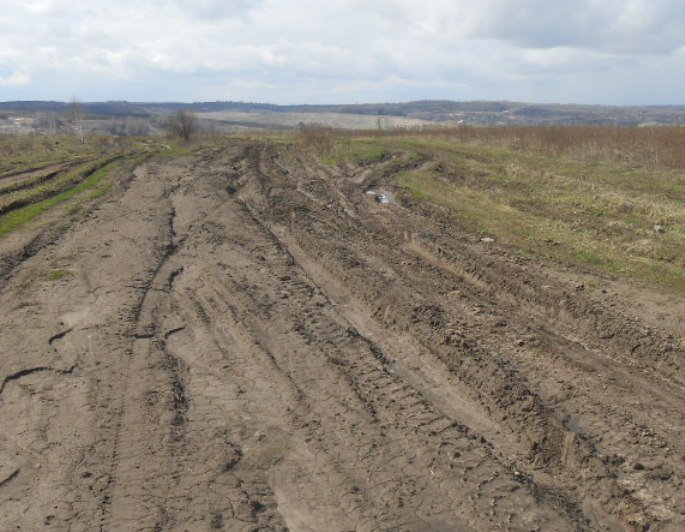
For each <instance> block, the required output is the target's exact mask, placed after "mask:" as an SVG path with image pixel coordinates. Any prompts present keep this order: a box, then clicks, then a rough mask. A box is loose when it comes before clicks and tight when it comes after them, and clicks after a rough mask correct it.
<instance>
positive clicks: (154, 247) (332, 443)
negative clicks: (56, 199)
mask: <svg viewBox="0 0 685 532" xmlns="http://www.w3.org/2000/svg"><path fill="white" fill-rule="evenodd" d="M405 164H411V163H410V162H408V161H404V160H403V159H402V158H401V157H398V158H397V159H395V160H389V161H386V162H383V163H380V164H378V165H376V166H374V167H373V168H370V169H368V168H367V169H350V170H349V171H343V170H336V171H333V170H330V169H326V168H323V167H321V166H319V165H317V164H316V163H315V162H313V161H312V160H311V159H310V158H308V157H306V156H303V155H302V154H299V153H298V152H297V151H296V150H292V149H288V148H283V147H274V146H267V145H261V144H244V145H236V146H233V147H230V148H227V149H226V150H222V151H215V152H207V153H206V154H205V155H201V156H195V157H188V158H184V159H176V160H173V161H166V162H162V163H159V162H157V163H154V162H151V163H147V164H145V165H144V166H141V167H139V168H138V169H137V170H136V173H135V175H134V176H133V178H132V179H131V180H130V182H128V184H127V188H126V190H125V191H122V192H121V193H119V194H117V195H112V197H111V198H110V199H109V201H107V202H105V203H101V204H100V205H99V207H97V208H96V209H94V210H93V211H91V212H90V213H89V214H87V215H84V216H82V217H81V218H79V219H77V220H75V221H74V222H73V223H71V224H70V226H69V228H68V229H67V230H66V231H65V232H64V233H63V234H61V235H60V236H59V237H55V238H54V239H53V240H51V241H50V243H49V244H48V243H47V241H46V239H43V240H40V239H39V240H33V242H34V244H33V247H34V248H35V249H34V248H32V249H31V250H30V253H26V254H24V255H22V254H17V253H16V250H14V251H13V253H14V254H13V257H14V258H13V260H12V262H11V263H9V262H7V263H6V266H7V267H6V268H5V270H6V272H5V273H6V275H7V276H6V280H5V281H4V284H3V285H1V286H0V289H1V291H0V308H2V313H1V314H0V352H1V353H2V364H1V365H0V423H1V424H2V426H1V427H0V428H1V430H0V529H3V530H5V529H17V528H19V529H23V530H33V529H37V528H50V527H52V528H54V529H72V530H92V529H97V528H98V527H99V528H100V529H103V530H134V529H150V530H203V529H222V528H224V529H227V530H243V529H244V530H257V529H261V530H272V529H273V530H284V529H286V528H289V529H291V530H350V529H359V530H388V529H397V530H461V529H476V530H483V529H496V528H503V529H521V530H523V529H526V530H534V529H538V530H571V529H600V530H606V529H614V530H623V529H638V530H640V529H645V528H648V527H651V528H652V529H673V530H677V529H681V528H682V527H684V526H685V516H684V512H685V495H683V493H685V490H683V489H682V479H683V477H684V475H685V443H683V442H684V441H685V438H683V427H684V426H685V425H684V424H683V419H684V417H685V389H684V384H685V368H684V367H683V366H682V357H683V339H682V331H680V330H676V329H674V330H671V331H668V330H659V329H655V328H653V327H647V326H645V325H643V324H642V323H640V322H636V321H635V319H634V318H633V317H632V316H631V311H630V309H625V308H623V306H622V305H621V303H620V301H617V300H612V301H607V300H602V299H599V298H597V297H595V296H592V295H590V294H589V293H588V292H587V291H585V290H583V288H582V287H581V286H580V285H579V283H577V282H574V281H572V280H569V279H568V275H565V276H563V277H562V276H561V275H560V274H557V273H555V272H554V271H552V270H549V269H546V268H545V267H543V266H542V265H540V264H538V263H535V262H533V261H530V260H524V259H521V258H519V257H516V256H513V255H510V254H509V253H507V252H506V251H504V250H502V249H500V248H498V247H496V246H493V245H491V244H490V245H488V244H485V243H482V242H480V241H479V239H477V238H475V239H474V237H473V235H469V234H467V233H466V232H464V231H462V230H461V229H460V227H459V224H458V223H457V222H456V221H455V220H454V219H452V218H451V215H450V214H449V213H448V212H443V211H440V210H435V209H432V208H428V207H426V206H425V205H420V204H414V203H413V202H412V201H411V200H410V199H409V198H404V197H403V196H402V195H401V194H400V193H399V192H398V191H396V190H394V189H393V188H392V176H393V175H394V173H395V172H397V171H400V170H401V169H402V165H405ZM369 191H376V194H375V195H374V194H370V193H369ZM383 193H385V194H386V196H383V197H385V198H387V199H388V201H389V202H387V203H386V202H380V201H378V199H379V198H380V197H381V196H380V194H383ZM53 236H54V235H53ZM2 250H3V247H2V244H0V254H2V252H3V251H2Z"/></svg>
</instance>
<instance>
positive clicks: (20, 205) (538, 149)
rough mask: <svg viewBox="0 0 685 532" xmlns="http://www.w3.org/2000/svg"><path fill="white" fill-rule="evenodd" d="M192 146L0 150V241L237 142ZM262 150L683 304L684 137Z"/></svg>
mask: <svg viewBox="0 0 685 532" xmlns="http://www.w3.org/2000/svg"><path fill="white" fill-rule="evenodd" d="M191 122H193V121H192V120H191ZM191 129H192V128H191ZM191 137H192V138H193V142H192V143H191V142H189V140H190V139H185V138H184V136H183V135H181V134H176V135H174V136H173V137H172V138H166V139H154V138H151V137H147V138H128V139H120V138H119V139H117V138H115V137H92V138H89V139H88V142H87V143H85V144H81V143H80V141H79V139H78V138H75V137H73V136H64V137H63V136H39V135H36V136H33V135H32V136H29V135H26V136H3V137H0V237H2V236H4V235H6V234H7V233H9V232H10V231H12V230H14V229H16V228H17V227H20V226H22V225H23V224H24V223H26V222H27V221H29V220H32V219H33V218H35V217H37V216H39V215H40V214H41V213H43V212H45V211H47V210H48V209H50V208H52V207H54V206H55V205H59V204H60V203H62V202H64V201H67V200H69V199H71V198H74V197H75V196H78V195H81V194H83V193H86V191H90V192H88V197H99V196H102V195H104V194H105V193H106V192H107V190H108V189H109V185H107V184H106V183H101V181H103V179H104V178H105V177H106V176H107V175H108V174H109V173H110V172H111V171H112V170H114V169H116V168H117V167H119V166H120V165H122V164H125V163H127V161H130V160H131V158H132V157H140V156H142V155H143V154H144V155H145V156H152V157H162V158H168V157H177V156H184V155H188V154H191V153H201V152H202V151H203V150H213V149H218V148H220V146H221V145H224V144H225V143H227V142H233V139H231V138H227V137H221V138H219V137H212V136H207V135H205V136H200V135H198V134H197V131H195V130H194V131H193V133H192V135H191ZM260 139H261V140H267V139H268V140H269V141H273V142H278V143H286V144H291V143H294V144H295V145H296V146H299V148H298V149H300V150H302V151H303V152H306V153H307V154H308V155H309V156H312V157H315V158H317V159H318V160H319V161H320V163H321V164H324V165H327V166H330V167H337V168H340V169H344V171H345V172H355V171H362V170H363V169H368V170H369V171H370V172H371V174H372V175H373V174H374V173H376V174H378V176H379V177H380V176H381V175H384V176H388V175H390V176H392V177H391V179H392V184H393V186H394V187H395V188H396V191H397V192H398V199H399V200H400V202H401V203H403V204H405V205H410V204H413V203H423V204H426V205H431V206H434V207H436V208H438V209H439V210H442V211H443V212H447V213H449V215H450V216H451V217H452V219H453V220H454V223H457V224H460V225H461V226H462V227H463V228H466V229H467V230H469V231H471V232H472V233H473V234H474V238H475V237H479V238H486V237H487V238H492V239H494V240H495V242H496V243H497V244H498V245H503V246H506V247H509V248H511V249H512V250H515V251H516V252H519V253H521V254H525V255H530V256H535V257H538V258H542V259H544V260H548V261H551V262H554V263H558V264H561V265H565V266H571V267H574V268H577V269H581V270H583V269H585V270H589V271H598V272H601V273H603V274H607V275H610V276H620V277H626V278H632V279H634V280H638V281H642V282H646V283H648V284H652V285H654V284H656V285H661V286H663V287H668V288H671V289H674V290H676V291H677V292H679V293H685V128H679V127H654V128H618V127H616V128H614V127H604V126H601V127H590V126H564V127H547V126H545V127H528V126H525V127H524V126H517V127H457V128H435V129H424V130H421V131H417V130H379V131H373V132H369V131H341V130H336V129H333V128H324V127H301V128H300V129H299V130H298V131H297V132H296V133H295V134H294V135H287V134H283V133H280V134H278V135H277V136H275V137H273V136H271V137H264V136H261V137H260Z"/></svg>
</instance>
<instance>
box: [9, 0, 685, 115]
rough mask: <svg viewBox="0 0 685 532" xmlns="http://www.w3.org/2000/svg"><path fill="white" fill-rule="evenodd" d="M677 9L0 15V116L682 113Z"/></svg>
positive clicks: (53, 0)
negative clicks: (57, 104) (359, 110)
mask: <svg viewBox="0 0 685 532" xmlns="http://www.w3.org/2000/svg"><path fill="white" fill-rule="evenodd" d="M684 87H685V1H683V0H566V1H564V0H554V1H552V0H376V1H374V0H326V1H315V0H187V1H185V0H116V1H111V0H82V1H80V2H76V1H71V0H0V101H4V100H29V99H43V100H47V99H50V100H71V99H72V98H77V99H80V100H82V101H94V100H130V101H171V100H173V101H204V100H243V101H260V102H273V103H355V102H386V101H408V100H418V99H451V100H478V99H484V100H499V99H507V100H518V101H530V102H569V103H603V104H622V105H623V104H682V103H685V90H684Z"/></svg>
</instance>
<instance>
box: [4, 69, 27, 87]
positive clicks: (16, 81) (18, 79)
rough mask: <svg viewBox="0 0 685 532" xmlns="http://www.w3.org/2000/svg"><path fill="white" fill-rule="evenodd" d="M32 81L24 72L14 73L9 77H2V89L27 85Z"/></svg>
mask: <svg viewBox="0 0 685 532" xmlns="http://www.w3.org/2000/svg"><path fill="white" fill-rule="evenodd" d="M30 81H31V79H30V78H29V77H28V76H27V75H26V74H23V73H22V72H13V73H12V74H10V75H9V76H6V77H5V76H0V87H11V86H16V85H27V84H28V83H29V82H30Z"/></svg>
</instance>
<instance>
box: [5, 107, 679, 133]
mask: <svg viewBox="0 0 685 532" xmlns="http://www.w3.org/2000/svg"><path fill="white" fill-rule="evenodd" d="M81 105H82V107H83V110H84V111H85V113H86V115H87V118H88V119H90V120H91V121H92V123H93V124H94V126H93V127H97V128H98V129H100V128H101V127H104V125H103V124H105V122H108V121H109V122H110V126H111V122H112V121H116V120H123V119H125V118H127V117H131V118H135V119H139V120H145V121H147V122H146V123H147V124H149V129H150V130H151V131H158V130H159V128H160V127H161V124H162V122H163V121H164V120H165V117H166V116H167V115H169V114H170V113H173V112H174V111H176V110H178V109H180V108H186V109H190V110H192V111H194V112H195V113H197V114H198V115H199V116H200V118H203V119H205V120H206V121H207V123H208V124H213V126H212V127H215V128H218V129H219V130H231V128H233V129H238V128H242V129H244V128H270V127H274V128H281V129H282V128H292V127H295V126H296V125H297V124H298V123H299V121H300V120H299V118H298V116H297V115H299V114H301V115H302V121H303V122H305V123H323V124H328V125H334V126H336V127H356V125H357V124H360V126H359V127H363V128H372V127H402V126H403V125H407V126H413V125H421V124H423V125H425V124H426V122H429V123H448V124H457V123H460V124H482V125H507V124H511V125H515V124H523V125H525V124H530V125H533V124H560V125H566V124H597V125H599V124H609V125H623V126H634V125H645V124H650V125H667V124H669V125H674V124H677V125H685V106H642V107H618V106H599V105H569V104H534V103H522V102H508V101H469V102H455V101H448V100H425V101H416V102H407V103H373V104H353V105H275V104H268V103H252V102H230V101H229V102H194V103H182V102H163V103H155V102H127V101H108V102H83V103H82V104H81ZM68 110H69V103H67V102H55V101H18V102H0V121H1V120H2V119H4V120H5V122H6V123H5V126H3V125H2V123H0V131H2V130H10V129H12V127H14V126H13V125H12V123H11V119H12V117H18V116H24V117H34V120H33V122H32V123H34V124H39V123H40V120H39V119H38V118H37V117H40V116H41V115H45V114H50V113H53V114H58V115H61V116H64V115H66V113H67V112H68ZM343 115H344V116H349V117H350V118H349V119H348V118H345V117H344V116H343ZM354 117H356V118H354ZM98 120H99V121H100V122H101V123H100V125H99V126H96V125H95V124H96V122H97V121H98ZM130 124H131V123H130V122H129V123H128V126H127V127H129V128H130ZM105 125H106V124H105ZM23 127H24V128H25V129H24V130H26V126H23ZM35 127H39V126H35ZM146 127H147V126H146ZM3 128H4V129H3ZM110 129H111V128H110Z"/></svg>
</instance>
